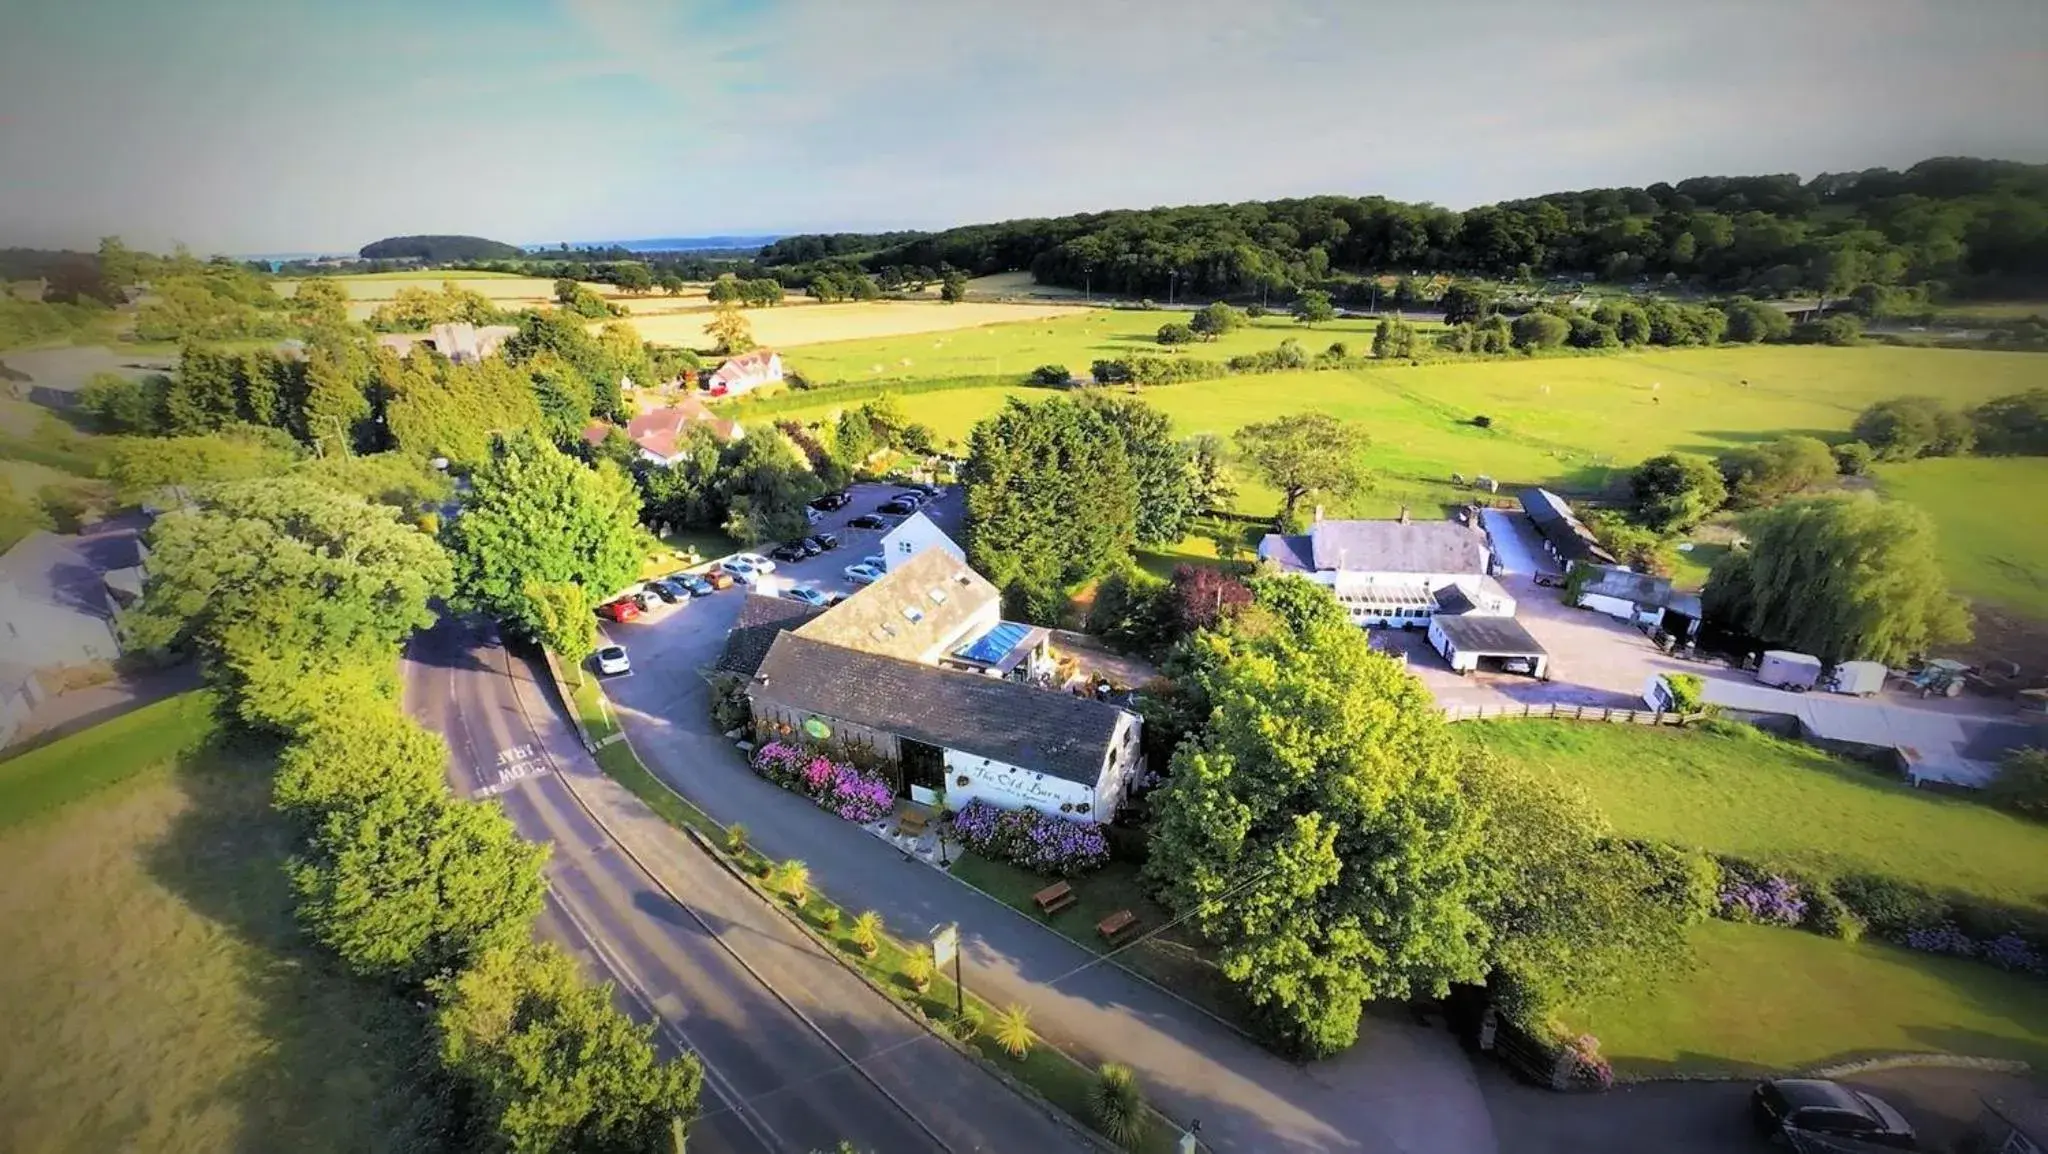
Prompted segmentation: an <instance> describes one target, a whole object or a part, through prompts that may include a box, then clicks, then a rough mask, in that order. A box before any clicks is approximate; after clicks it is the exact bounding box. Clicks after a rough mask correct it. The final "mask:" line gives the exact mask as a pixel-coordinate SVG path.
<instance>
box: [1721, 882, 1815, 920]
mask: <svg viewBox="0 0 2048 1154" xmlns="http://www.w3.org/2000/svg"><path fill="white" fill-rule="evenodd" d="M1720 899H1721V916H1722V917H1724V918H1727V919H1728V920H1729V921H1732V922H1757V923H1760V924H1762V925H1767V926H1796V925H1798V924H1799V923H1800V922H1802V921H1804V920H1805V919H1806V899H1805V898H1803V897H1801V896H1800V894H1799V887H1798V886H1797V885H1795V884H1793V883H1792V882H1790V881H1787V880H1786V879H1784V878H1781V877H1775V876H1771V877H1764V878H1761V879H1758V880H1756V881H1745V880H1737V879H1730V880H1729V882H1728V884H1727V885H1724V886H1722V887H1721V893H1720Z"/></svg>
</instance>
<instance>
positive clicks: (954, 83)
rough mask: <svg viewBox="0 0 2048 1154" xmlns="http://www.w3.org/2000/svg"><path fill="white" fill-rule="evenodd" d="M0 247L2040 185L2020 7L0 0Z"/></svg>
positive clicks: (2035, 33) (1936, 2)
mask: <svg viewBox="0 0 2048 1154" xmlns="http://www.w3.org/2000/svg"><path fill="white" fill-rule="evenodd" d="M0 29H5V34H4V35H0V246H4V245H17V244H20V245H38V246H51V245H70V246H74V247H77V246H90V245H91V244H92V243H94V242H95V240H96V238H98V237H100V236H102V235H105V234H109V233H117V234H120V235H121V236H122V237H123V238H124V239H126V240H127V241H128V242H129V243H130V244H131V245H139V246H143V247H149V248H157V249H162V248H167V247H169V246H170V245H171V244H172V243H173V242H178V243H183V244H186V245H188V246H190V247H191V248H192V249H193V250H194V251H196V252H200V253H214V252H229V253H265V252H297V251H319V252H345V251H353V250H354V249H356V248H358V247H360V246H361V245H363V244H365V243H367V242H369V241H371V240H375V239H377V238H378V237H382V236H388V235H393V234H401V233H437V232H450V233H473V234H478V235H483V236H489V237H493V238H496V239H500V240H507V241H512V242H515V243H553V242H556V241H561V240H587V239H597V238H605V239H627V238H635V237H651V236H673V235H703V234H710V233H756V232H779V233H790V232H808V231H842V230H868V229H879V228H938V227H946V226H949V225H954V224H965V223H971V222H975V221H986V220H1000V219H1005V218H1011V217H1018V216H1033V215H1051V214H1060V213H1067V212H1081V211H1092V210H1099V209H1107V208H1127V207H1142V206H1148V205H1156V204H1189V203H1212V202H1219V201H1234V200H1244V199H1253V198H1268V197H1279V196H1296V195H1312V194H1317V193H1341V194H1347V195H1370V194H1378V195H1384V196H1388V197H1393V198H1395V199H1399V200H1417V201H1433V202H1435V203H1438V204H1442V205H1446V206H1448V207H1452V208H1467V207H1471V206H1473V205H1476V204H1484V203H1489V202H1492V201H1495V200H1501V199H1507V198H1512V197H1518V196H1531V195H1536V194H1539V193H1543V192H1550V191H1557V190H1562V189H1573V188H1591V187H1607V186H1616V185H1641V184H1649V183H1653V182H1655V181H1659V180H1670V181H1676V180H1678V179H1681V178H1683V177H1686V176H1693V175H1701V174H1710V173H1711V174H1726V175H1735V174H1750V173H1759V172H1796V173H1799V174H1801V175H1803V176H1812V175H1814V174H1816V173H1819V172H1824V171H1844V170H1856V169H1862V168H1868V167H1872V166H1878V165H1884V166H1889V167H1905V166H1907V165H1910V164H1912V163H1913V162H1915V161H1917V160H1921V159H1924V158H1926V157H1929V156H1940V155H1975V156H1998V157H2007V158H2012V159H2019V160H2029V161H2048V117H2044V116H2043V115H2042V110H2043V109H2044V108H2048V2H2044V0H1706V2H1693V3H1687V2H1684V0H1647V2H1646V0H1570V2H1569V3H1566V2H1562V0H1560V2H1555V3H1549V4H1532V3H1528V2H1527V0H1504V2H1496V0H1471V2H1468V3H1463V4H1456V5H1450V4H1419V3H1407V4H1389V3H1382V2H1381V0H1264V2H1262V3H1257V4H1246V3H1242V2H1241V0H1233V2H1230V3H1222V2H1216V0H765V2H759V3H744V2H741V0H0Z"/></svg>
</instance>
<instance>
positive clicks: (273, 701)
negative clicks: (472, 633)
mask: <svg viewBox="0 0 2048 1154" xmlns="http://www.w3.org/2000/svg"><path fill="white" fill-rule="evenodd" d="M449 588H450V580H449V564H448V558H447V555H446V554H444V553H443V552H442V550H441V548H440V546H438V545H436V544H435V543H434V541H433V539H432V538H430V537H428V536H426V535H425V534H423V533H421V532H420V531H419V530H417V529H415V528H414V527H413V526H411V525H408V524H405V523H404V522H403V521H401V520H400V518H399V514H398V511H397V510H395V509H392V508H390V507H388V506H384V505H373V504H371V503H369V502H367V501H364V500H363V499H361V498H360V497H355V496H351V495H349V494H345V493H341V492H337V491H335V490H333V489H330V488H326V487H324V486H322V485H319V484H317V483H315V482H313V481H311V480H307V479H304V478H299V477H272V478H264V479H260V480H254V481H242V482H234V483H227V484H221V485H218V486H215V487H213V488H210V489H208V490H206V491H205V492H204V493H203V494H202V495H201V496H200V497H199V499H198V500H197V502H196V503H195V504H193V505H191V506H188V507H186V508H183V509H179V510H176V511H174V512H171V513H168V514H166V515H165V516H163V517H162V518H161V519H159V520H158V521H157V523H156V525H155V526H154V527H153V528H152V530H151V532H150V577H149V583H148V585H147V587H146V588H145V591H144V595H143V599H142V602H141V604H140V605H139V606H138V607H137V608H136V610H135V611H134V613H133V614H131V616H130V617H129V618H128V619H127V622H126V627H127V629H128V631H129V633H130V637H131V640H132V642H133V643H134V644H136V645H138V646H139V647H142V648H157V647H164V646H173V645H190V646H191V647H192V648H194V649H196V650H197V652H198V653H199V655H200V658H201V660H202V661H203V663H204V666H205V669H206V673H207V675H208V677H209V678H210V679H211V680H212V681H214V682H215V683H216V684H218V685H220V686H222V688H223V689H225V690H226V691H227V699H228V701H229V702H231V703H232V704H233V706H234V708H235V709H236V710H237V712H238V713H239V714H240V716H241V718H242V720H243V721H245V722H247V723H249V724H251V725H256V726H264V727H270V728H277V729H288V728H291V727H292V726H294V725H296V724H298V723H299V722H301V721H302V720H303V719H305V718H307V717H310V716H313V715H315V714H317V713H319V712H320V711H321V710H322V709H323V708H324V705H325V698H326V696H327V694H328V693H329V692H330V686H329V681H328V679H330V678H333V679H337V680H343V681H348V682H351V683H360V684H366V685H373V686H378V687H381V688H385V689H387V690H390V689H394V688H395V686H394V685H393V684H392V682H393V681H394V680H395V674H394V663H395V660H396V658H397V652H398V646H399V644H400V643H401V642H403V641H404V640H405V638H406V637H407V636H408V635H410V634H411V633H412V632H413V631H414V630H416V629H422V628H425V627H426V626H428V625H430V624H432V623H433V620H434V615H433V612H432V611H431V610H430V609H429V608H428V603H429V602H430V601H431V600H432V599H434V598H435V597H439V596H443V595H445V594H446V593H447V592H448V591H449Z"/></svg>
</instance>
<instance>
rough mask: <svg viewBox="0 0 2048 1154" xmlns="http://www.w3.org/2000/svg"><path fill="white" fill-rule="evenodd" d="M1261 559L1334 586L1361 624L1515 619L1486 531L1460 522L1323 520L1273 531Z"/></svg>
mask: <svg viewBox="0 0 2048 1154" xmlns="http://www.w3.org/2000/svg"><path fill="white" fill-rule="evenodd" d="M1259 560H1261V561H1263V562H1266V563H1267V564H1269V565H1272V566H1273V567H1274V568H1276V569H1278V570H1280V571H1281V572H1283V573H1296V574H1299V575H1301V576H1304V577H1307V578H1308V579H1309V580H1311V581H1314V582H1316V583H1318V584H1321V585H1327V586H1329V587H1330V591H1331V592H1332V593H1334V594H1336V597H1337V600H1338V601H1339V602H1341V603H1342V604H1343V606H1344V608H1345V609H1346V610H1347V611H1349V612H1350V614H1351V620H1352V621H1353V622H1355V623H1356V624H1359V625H1392V626H1398V627H1401V628H1410V627H1414V628H1420V627H1422V626H1424V625H1426V624H1427V623H1428V622H1429V619H1430V618H1432V617H1434V616H1435V615H1436V614H1437V613H1439V612H1445V613H1479V614H1484V615H1487V616H1499V617H1512V616H1514V614H1515V599H1514V597H1513V596H1512V595H1510V594H1509V593H1508V591H1507V590H1506V589H1505V588H1503V587H1502V586H1501V584H1500V582H1498V581H1495V580H1494V579H1493V578H1492V577H1491V576H1489V575H1488V574H1489V573H1490V572H1491V571H1492V568H1493V548H1492V546H1491V545H1490V544H1489V543H1488V541H1487V539H1486V532H1485V530H1484V529H1481V528H1479V527H1477V526H1467V525H1461V524H1458V523H1457V522H1455V521H1414V520H1411V519H1410V518H1409V516H1408V514H1407V513H1406V511H1403V512H1402V514H1401V516H1400V518H1399V519H1398V520H1393V521H1325V520H1323V519H1322V511H1321V510H1320V509H1318V510H1317V511H1316V521H1315V524H1313V525H1312V526H1310V527H1309V531H1308V532H1307V533H1302V534H1292V535H1290V534H1283V533H1269V534H1267V535H1266V537H1265V539H1264V540H1261V541H1260V542H1259Z"/></svg>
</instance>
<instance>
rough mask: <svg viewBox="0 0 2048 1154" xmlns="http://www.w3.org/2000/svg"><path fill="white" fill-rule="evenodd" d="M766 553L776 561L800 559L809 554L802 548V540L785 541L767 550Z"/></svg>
mask: <svg viewBox="0 0 2048 1154" xmlns="http://www.w3.org/2000/svg"><path fill="white" fill-rule="evenodd" d="M768 555H769V556H770V557H773V558H775V559H776V560H777V561H801V560H803V559H804V558H806V557H808V556H810V555H811V554H810V553H809V552H807V551H806V550H805V549H804V547H803V543H802V542H800V541H785V542H783V543H782V544H780V545H777V546H776V547H775V548H773V549H770V550H768Z"/></svg>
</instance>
